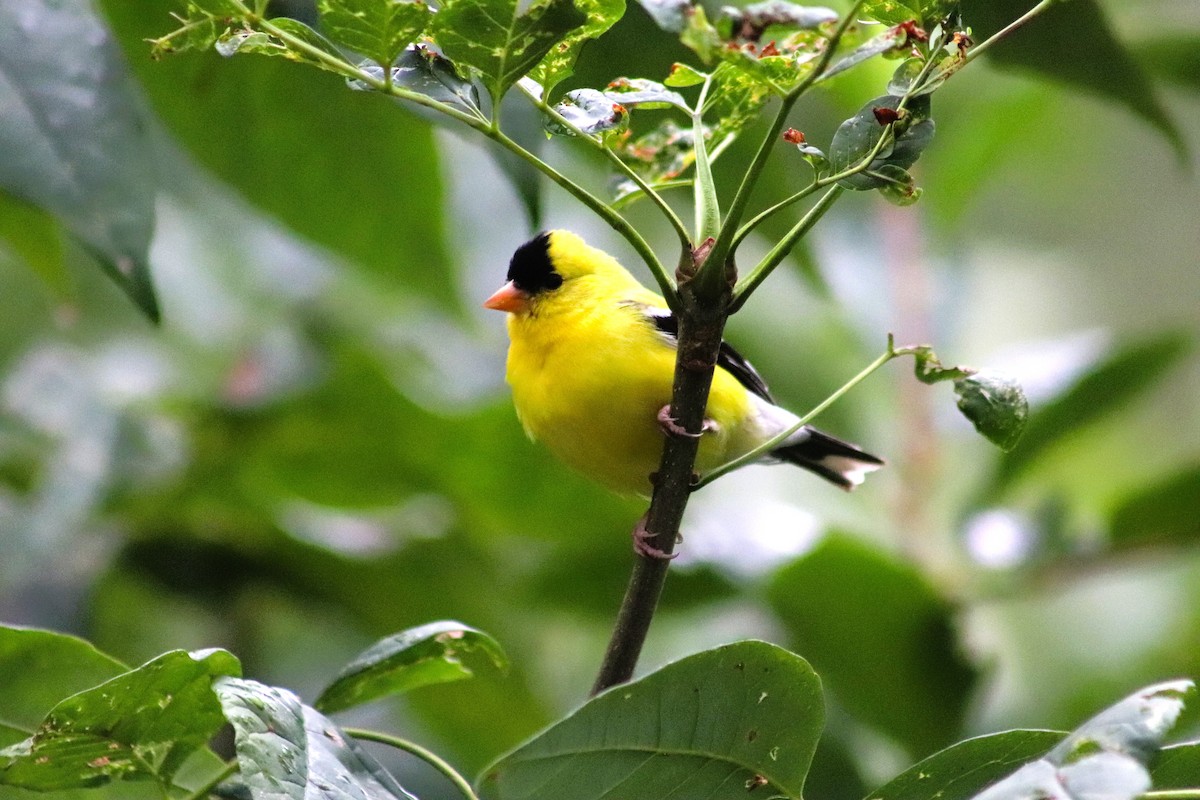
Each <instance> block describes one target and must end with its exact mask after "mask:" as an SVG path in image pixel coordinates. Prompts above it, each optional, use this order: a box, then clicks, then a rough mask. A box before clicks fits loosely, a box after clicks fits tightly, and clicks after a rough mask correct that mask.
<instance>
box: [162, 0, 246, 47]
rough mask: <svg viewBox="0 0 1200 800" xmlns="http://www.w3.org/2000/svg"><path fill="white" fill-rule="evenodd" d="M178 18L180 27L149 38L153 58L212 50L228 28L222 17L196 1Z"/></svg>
mask: <svg viewBox="0 0 1200 800" xmlns="http://www.w3.org/2000/svg"><path fill="white" fill-rule="evenodd" d="M231 15H232V14H231ZM176 19H177V21H178V23H179V27H178V28H176V29H175V30H173V31H170V32H168V33H165V34H163V35H161V36H159V37H157V38H155V39H150V40H148V41H149V43H150V57H151V58H153V59H155V60H158V59H160V58H165V57H167V56H170V55H175V54H177V53H186V52H188V51H205V50H211V49H212V48H213V47H214V46H215V45H216V43H217V39H219V38H220V36H221V34H222V33H223V32H224V31H225V29H226V26H225V25H224V24H223V22H222V21H221V20H220V19H218V18H217V17H214V16H213V15H212V14H210V13H208V12H206V11H204V10H203V9H201V8H199V7H198V6H197V5H196V3H194V2H193V3H188V5H187V10H186V13H185V14H181V15H179V16H178V17H177V18H176Z"/></svg>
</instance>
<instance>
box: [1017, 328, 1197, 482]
mask: <svg viewBox="0 0 1200 800" xmlns="http://www.w3.org/2000/svg"><path fill="white" fill-rule="evenodd" d="M1191 348H1192V340H1191V338H1190V337H1189V336H1186V335H1183V334H1179V333H1168V334H1164V335H1160V336H1158V337H1157V338H1154V339H1150V340H1148V341H1143V342H1139V343H1137V344H1134V345H1130V346H1128V347H1126V348H1124V349H1122V350H1119V351H1117V352H1115V353H1112V354H1111V355H1109V356H1108V357H1107V358H1106V359H1105V360H1103V361H1102V362H1100V363H1099V364H1097V365H1095V367H1093V368H1092V369H1091V370H1089V371H1088V372H1087V373H1086V374H1084V375H1083V376H1082V377H1081V378H1079V379H1078V380H1077V381H1076V382H1075V383H1074V384H1073V385H1072V386H1070V387H1069V388H1068V389H1067V390H1066V391H1064V392H1063V393H1062V394H1060V395H1059V396H1058V397H1056V398H1054V399H1053V400H1051V401H1049V402H1046V403H1044V404H1042V405H1041V406H1040V407H1039V408H1038V409H1036V410H1035V411H1034V412H1033V413H1032V414H1030V416H1029V423H1028V425H1027V426H1026V429H1025V433H1024V434H1023V435H1022V437H1021V441H1020V443H1018V444H1017V446H1016V447H1015V448H1013V450H1012V452H1010V453H1009V454H1008V455H1007V456H1006V457H1005V458H1003V459H1002V460H1001V461H1000V467H999V470H998V471H997V474H996V477H995V480H994V488H996V489H1001V488H1003V487H1005V486H1007V485H1008V484H1009V483H1010V482H1011V481H1012V480H1013V479H1014V478H1016V477H1017V475H1019V474H1020V473H1021V472H1022V471H1023V470H1024V469H1025V468H1026V467H1028V466H1029V465H1030V464H1031V463H1033V462H1034V461H1036V460H1037V458H1038V456H1040V455H1041V454H1042V453H1043V452H1045V451H1046V450H1047V449H1048V448H1050V447H1052V446H1053V445H1054V444H1056V443H1057V442H1059V441H1061V440H1062V439H1064V438H1066V437H1068V436H1070V435H1071V434H1073V433H1075V432H1076V431H1078V430H1079V429H1081V428H1083V427H1085V426H1087V425H1089V424H1091V423H1092V422H1095V421H1096V420H1098V419H1100V418H1101V417H1103V416H1105V415H1106V414H1109V413H1111V412H1113V411H1116V410H1117V409H1119V408H1121V407H1122V406H1124V405H1125V404H1127V403H1128V402H1129V401H1131V400H1132V399H1133V398H1134V397H1136V396H1137V395H1138V394H1140V393H1141V392H1144V391H1146V390H1147V389H1149V388H1150V387H1151V386H1154V385H1156V384H1157V383H1158V382H1159V381H1161V380H1162V379H1163V378H1164V377H1165V375H1166V374H1167V372H1168V370H1170V369H1171V368H1172V367H1174V366H1175V365H1176V364H1178V363H1179V361H1180V360H1181V359H1182V358H1183V356H1184V355H1186V354H1187V353H1188V352H1189V351H1190V350H1191Z"/></svg>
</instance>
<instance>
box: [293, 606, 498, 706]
mask: <svg viewBox="0 0 1200 800" xmlns="http://www.w3.org/2000/svg"><path fill="white" fill-rule="evenodd" d="M473 657H474V658H473ZM471 661H480V662H484V663H490V664H491V665H492V666H493V667H495V668H497V669H505V668H506V667H507V665H508V660H507V659H506V658H505V656H504V651H503V650H501V649H500V645H499V643H498V642H496V640H495V639H493V638H492V637H490V636H488V635H487V634H486V633H483V632H482V631H478V630H476V629H475V628H471V627H468V626H466V625H463V624H462V623H461V622H431V623H429V624H428V625H422V626H421V627H419V628H410V629H409V630H406V631H401V632H400V633H397V634H393V635H392V636H388V637H387V638H385V639H382V640H380V641H378V642H376V643H375V644H373V645H372V646H371V647H370V648H368V649H367V650H365V651H364V652H363V653H361V654H360V655H359V656H358V657H357V658H355V659H354V660H353V661H352V662H350V663H349V664H348V665H347V666H346V667H345V669H343V670H342V671H341V672H340V673H339V674H338V676H337V678H335V679H334V681H333V683H331V684H330V685H329V686H328V687H326V688H325V690H324V691H323V692H321V696H320V697H318V698H317V700H316V702H315V703H313V706H314V707H316V708H317V709H319V710H321V711H325V712H334V711H341V710H342V709H345V708H350V707H351V706H356V705H361V704H363V703H367V702H370V701H372V700H377V699H378V698H380V697H385V696H387V695H392V694H399V693H402V692H407V691H410V690H412V689H416V688H417V687H419V686H429V685H431V684H434V683H449V682H451V681H458V680H463V679H464V678H470V677H472V676H473V675H474V674H475V672H474V670H472V668H471V665H470V663H469V662H471Z"/></svg>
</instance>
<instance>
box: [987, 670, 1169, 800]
mask: <svg viewBox="0 0 1200 800" xmlns="http://www.w3.org/2000/svg"><path fill="white" fill-rule="evenodd" d="M1191 689H1192V684H1191V682H1190V681H1173V682H1170V683H1164V684H1159V685H1157V686H1151V687H1148V688H1146V689H1143V690H1141V691H1139V692H1137V693H1136V694H1134V695H1132V696H1130V697H1128V698H1126V699H1125V700H1122V701H1121V702H1120V703H1117V704H1116V705H1114V706H1112V707H1111V708H1108V709H1106V710H1105V711H1103V712H1101V713H1100V714H1098V715H1096V716H1095V717H1093V718H1092V719H1090V720H1088V721H1087V722H1085V723H1084V724H1083V725H1081V726H1080V727H1079V728H1077V729H1076V730H1075V731H1073V732H1071V733H1070V734H1068V735H1067V737H1066V738H1065V739H1064V740H1063V741H1061V742H1060V743H1059V744H1058V745H1056V746H1055V747H1054V748H1053V749H1052V750H1051V751H1050V752H1049V753H1047V754H1046V756H1045V758H1042V759H1039V760H1037V761H1032V762H1030V763H1028V764H1026V765H1024V766H1023V767H1021V768H1020V769H1018V770H1017V771H1016V772H1014V773H1013V774H1011V775H1009V776H1008V777H1007V778H1005V779H1004V780H1002V781H1000V782H999V783H996V784H993V785H992V786H989V787H988V788H987V789H985V790H984V791H982V792H980V793H979V794H977V795H975V800H1026V799H1027V798H1051V799H1053V800H1092V799H1093V798H1096V797H1103V798H1106V800H1133V798H1135V797H1137V796H1139V795H1141V794H1142V793H1143V792H1145V791H1146V790H1148V789H1149V788H1150V774H1149V772H1148V771H1147V769H1146V765H1147V763H1148V762H1149V760H1150V759H1151V758H1152V757H1153V756H1154V755H1155V754H1156V753H1157V751H1158V747H1159V744H1160V743H1161V742H1162V738H1163V736H1165V735H1166V733H1167V731H1168V730H1170V728H1171V727H1172V726H1173V725H1174V724H1175V720H1176V718H1177V717H1178V716H1179V712H1180V711H1182V710H1183V695H1185V694H1187V693H1188V692H1190V691H1191Z"/></svg>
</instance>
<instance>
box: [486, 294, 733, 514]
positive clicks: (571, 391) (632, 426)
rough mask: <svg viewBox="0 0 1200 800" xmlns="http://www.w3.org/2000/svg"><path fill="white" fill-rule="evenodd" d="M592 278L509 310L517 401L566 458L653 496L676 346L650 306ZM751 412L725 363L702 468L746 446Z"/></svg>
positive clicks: (611, 482)
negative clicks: (527, 309)
mask: <svg viewBox="0 0 1200 800" xmlns="http://www.w3.org/2000/svg"><path fill="white" fill-rule="evenodd" d="M590 280H591V279H590V278H578V279H576V280H574V281H571V282H570V284H571V285H570V286H569V291H570V293H571V294H568V295H565V296H563V297H561V298H559V299H558V300H556V302H555V303H554V307H553V308H552V309H538V310H537V311H536V312H535V313H534V314H532V315H529V316H524V315H513V316H511V317H510V318H509V335H510V338H511V340H512V345H511V347H510V349H509V355H508V366H507V378H508V382H509V384H510V385H511V386H512V391H513V402H514V404H515V406H516V409H517V414H518V416H519V417H520V419H521V423H522V424H523V425H524V426H525V430H526V431H527V432H528V433H529V435H530V436H531V437H532V438H534V439H537V440H539V441H541V442H543V443H544V444H545V445H546V446H547V447H548V448H549V449H550V450H551V451H552V452H553V453H554V455H555V456H557V457H558V458H559V459H561V460H562V461H564V462H565V463H567V464H568V465H570V466H571V467H573V468H575V469H576V470H578V471H579V472H582V473H584V474H585V475H588V476H590V477H591V478H593V479H594V480H596V481H598V482H600V483H602V484H604V485H605V486H608V487H609V488H611V489H613V490H615V491H618V492H622V493H639V494H647V493H649V491H650V489H651V485H650V480H649V476H650V473H652V472H654V471H655V470H656V469H658V463H659V458H660V457H661V454H662V445H663V434H662V432H661V430H660V428H659V426H658V422H657V415H658V411H659V409H661V408H662V407H663V406H664V405H666V404H667V403H669V402H670V400H671V383H672V376H673V371H674V363H675V349H674V348H673V347H672V346H670V345H669V344H668V343H667V342H666V341H664V340H663V339H662V337H661V336H660V334H658V333H657V332H656V331H655V330H654V327H653V323H651V322H649V321H648V320H646V319H645V316H644V314H643V313H642V311H641V310H639V309H638V308H637V307H635V306H630V305H628V304H627V303H623V302H622V301H621V299H620V298H619V297H617V296H614V295H613V294H612V293H608V292H605V291H602V289H603V287H597V286H589V285H587V283H588V282H589V281H590ZM567 288H568V287H564V289H567ZM640 291H641V293H644V294H648V293H645V290H640ZM576 293H578V295H579V296H578V297H574V296H572V295H575V294H576ZM585 300H586V301H585ZM750 413H751V406H750V402H749V400H748V398H747V396H746V391H745V389H744V388H743V387H742V386H741V385H740V384H738V383H737V381H736V380H735V379H734V378H733V377H732V376H731V375H729V374H728V373H726V372H725V371H724V370H721V369H718V370H717V373H716V376H715V378H714V381H713V391H712V394H711V395H710V398H709V406H708V416H709V417H710V418H711V419H713V420H714V421H716V422H717V425H718V428H717V430H716V431H715V432H714V433H710V434H705V436H704V438H703V439H702V440H701V446H700V455H699V458H698V460H697V466H698V470H699V471H700V472H704V471H706V470H708V469H711V468H713V467H715V466H717V465H719V464H721V463H723V462H724V461H726V460H728V458H730V457H732V455H736V454H737V453H736V452H731V451H733V450H736V451H741V450H742V449H743V447H744V443H743V442H742V441H741V439H743V438H744V437H742V436H739V433H740V432H741V428H742V426H743V422H744V421H745V420H746V418H747V417H748V416H749V415H750Z"/></svg>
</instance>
